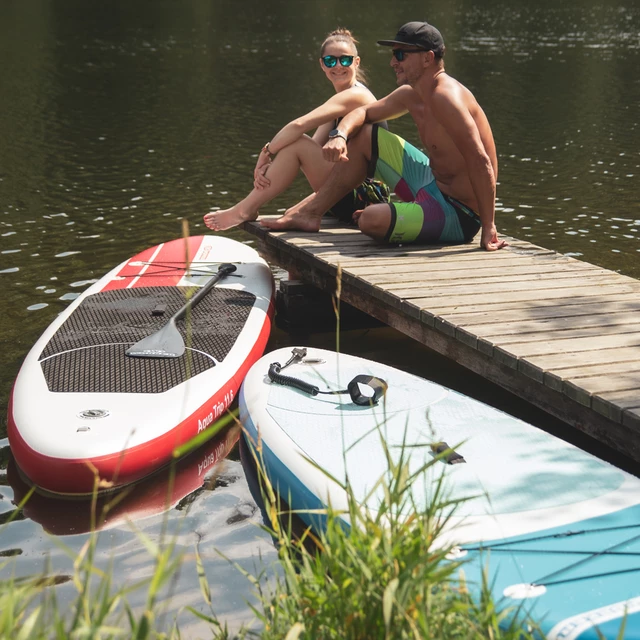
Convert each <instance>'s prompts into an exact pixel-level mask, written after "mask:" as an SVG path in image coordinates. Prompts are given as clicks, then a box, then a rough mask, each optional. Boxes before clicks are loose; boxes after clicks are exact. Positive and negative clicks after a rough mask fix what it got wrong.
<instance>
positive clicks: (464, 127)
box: [432, 93, 506, 251]
mask: <svg viewBox="0 0 640 640" xmlns="http://www.w3.org/2000/svg"><path fill="white" fill-rule="evenodd" d="M432 107H433V114H434V116H435V117H436V119H437V120H438V122H439V123H440V124H441V125H442V127H443V128H444V129H445V131H446V132H447V134H448V135H449V136H450V137H451V139H452V140H453V142H454V144H455V145H456V147H457V148H458V150H459V151H460V153H461V155H462V157H463V158H464V161H465V164H466V166H467V172H468V176H469V181H470V182H471V187H472V189H473V192H474V195H475V197H476V201H477V202H478V215H479V216H480V221H481V223H482V235H481V239H480V244H481V246H482V247H483V248H484V249H487V250H488V251H493V250H496V249H500V248H502V247H503V246H505V245H506V242H504V241H502V240H499V239H498V234H497V231H496V226H495V203H496V177H495V173H494V170H493V165H492V163H491V159H490V158H489V155H488V153H487V151H486V149H485V147H484V144H483V142H482V138H481V136H480V131H479V130H478V126H477V124H476V122H475V120H474V119H473V117H472V115H471V113H470V112H469V109H468V108H467V106H466V104H464V102H463V101H462V100H461V99H460V98H458V97H457V96H455V95H452V94H450V93H440V94H435V95H434V99H433V102H432Z"/></svg>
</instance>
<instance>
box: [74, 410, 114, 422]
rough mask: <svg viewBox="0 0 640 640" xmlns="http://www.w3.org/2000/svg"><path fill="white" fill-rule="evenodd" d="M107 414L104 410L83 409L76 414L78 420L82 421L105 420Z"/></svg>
mask: <svg viewBox="0 0 640 640" xmlns="http://www.w3.org/2000/svg"><path fill="white" fill-rule="evenodd" d="M108 415H109V412H108V411H107V410H106V409H85V410H84V411H81V412H80V413H79V414H78V418H82V419H83V420H97V419H99V418H106V417H107V416H108Z"/></svg>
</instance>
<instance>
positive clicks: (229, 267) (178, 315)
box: [169, 264, 236, 322]
mask: <svg viewBox="0 0 640 640" xmlns="http://www.w3.org/2000/svg"><path fill="white" fill-rule="evenodd" d="M235 270H236V266H235V265H233V264H221V265H220V267H219V268H218V273H216V275H215V276H213V278H211V280H209V282H207V284H205V285H204V287H202V288H201V289H200V291H198V293H196V294H195V295H194V296H193V298H191V299H189V300H187V302H186V304H184V305H183V306H182V307H181V308H180V309H178V311H176V312H175V313H174V314H173V315H172V316H171V318H169V322H176V321H177V320H180V319H182V318H183V317H184V316H185V315H186V313H187V311H188V310H189V309H192V308H193V307H195V306H196V305H197V304H198V303H199V302H200V300H202V298H204V297H205V296H206V295H207V293H209V291H211V289H212V288H213V287H214V286H215V285H216V283H217V282H219V281H220V280H221V279H222V278H224V277H225V276H228V275H229V274H230V273H233V272H234V271H235Z"/></svg>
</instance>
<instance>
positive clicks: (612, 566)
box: [240, 348, 640, 640]
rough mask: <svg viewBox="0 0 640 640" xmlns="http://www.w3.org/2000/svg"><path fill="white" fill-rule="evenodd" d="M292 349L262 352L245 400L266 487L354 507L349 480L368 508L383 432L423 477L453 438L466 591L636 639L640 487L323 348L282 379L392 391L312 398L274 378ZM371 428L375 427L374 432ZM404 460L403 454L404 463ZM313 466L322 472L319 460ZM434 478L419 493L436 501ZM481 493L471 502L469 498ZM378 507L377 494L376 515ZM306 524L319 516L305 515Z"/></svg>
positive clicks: (420, 383)
mask: <svg viewBox="0 0 640 640" xmlns="http://www.w3.org/2000/svg"><path fill="white" fill-rule="evenodd" d="M291 355H292V350H291V348H283V349H279V350H277V351H273V352H271V353H268V354H267V355H265V356H263V357H262V358H261V359H260V360H258V361H257V362H256V363H255V364H254V365H253V366H252V367H251V369H250V370H249V373H248V374H247V376H246V378H245V381H244V383H243V385H242V388H241V391H240V417H241V420H242V422H243V424H244V426H245V428H246V434H245V438H247V439H248V440H249V442H250V444H251V442H254V443H255V442H257V441H258V438H259V439H260V441H261V443H262V455H263V459H264V463H265V466H266V467H267V471H268V473H269V474H270V478H271V481H272V483H273V485H274V487H276V488H277V489H278V491H279V493H280V495H281V496H282V497H283V498H284V499H288V501H289V503H290V506H291V507H292V509H295V510H305V509H307V510H310V509H322V508H324V507H325V506H326V505H327V504H328V503H329V501H330V502H331V505H332V507H333V508H334V509H338V510H339V509H342V508H345V507H346V495H345V493H344V491H343V490H342V489H341V488H340V487H339V486H338V485H337V484H336V483H333V482H332V481H331V480H330V479H329V478H328V476H327V475H326V474H324V473H322V472H321V471H319V470H318V468H317V467H316V466H315V465H318V466H319V467H321V468H322V469H324V470H326V471H327V472H328V473H329V474H331V475H332V476H334V477H335V478H337V479H338V480H344V479H345V478H346V477H347V474H348V477H349V481H350V484H351V487H352V488H353V491H354V493H355V495H356V496H357V497H358V498H360V499H362V500H364V499H365V496H366V495H367V494H368V493H369V490H370V489H371V488H372V487H373V485H374V484H375V482H376V481H377V480H378V479H379V478H380V476H382V475H383V474H384V472H385V470H386V469H387V463H386V459H385V454H384V451H383V448H382V446H381V443H380V433H382V434H383V435H384V436H385V439H386V441H387V443H388V445H390V448H391V451H392V452H393V451H399V449H398V447H397V446H396V447H395V448H394V445H401V444H402V443H403V440H404V441H405V442H406V443H407V444H409V445H416V444H424V445H426V446H425V447H411V449H410V450H409V451H410V452H411V466H412V467H413V468H415V469H417V468H419V467H420V466H422V465H423V464H424V462H425V461H427V460H429V459H432V453H431V448H430V446H429V445H430V444H433V443H437V442H446V443H447V444H448V445H449V446H450V447H453V448H454V449H455V451H456V453H457V454H459V455H461V456H462V457H463V458H464V462H463V463H460V464H447V463H446V462H444V461H443V462H442V463H440V462H438V463H437V464H435V465H433V466H432V467H431V468H430V470H429V473H432V474H433V479H434V481H435V480H436V479H437V478H439V477H441V475H442V472H443V471H444V472H445V477H446V480H445V483H446V488H447V491H448V497H450V498H452V499H457V498H469V499H468V500H466V501H464V502H462V503H461V504H460V507H459V508H458V510H457V511H456V513H455V517H454V518H453V519H452V525H453V526H452V527H450V528H449V530H448V534H447V535H448V536H449V537H450V540H449V541H450V542H453V543H455V544H456V545H457V550H458V555H459V556H461V557H463V558H464V559H465V560H467V561H468V562H467V563H466V564H465V565H464V570H465V574H466V576H467V579H468V580H469V583H475V584H480V582H481V572H482V570H483V568H485V567H487V566H488V569H489V584H490V585H491V587H492V591H493V594H494V597H495V599H496V600H497V601H499V602H500V603H501V605H503V606H506V607H508V606H510V605H513V606H514V608H515V607H517V606H518V605H523V609H524V610H526V611H527V612H529V613H530V614H531V616H532V618H533V619H534V620H535V621H536V622H538V623H539V624H540V626H541V628H542V630H543V631H544V633H545V634H546V636H547V638H550V639H552V640H587V639H589V640H591V639H593V640H595V639H596V638H598V637H599V636H598V631H597V630H599V631H600V632H601V633H602V634H603V635H604V636H605V637H606V638H616V636H617V634H618V632H619V630H620V626H621V624H622V619H623V617H624V616H625V614H626V631H625V634H624V637H625V639H627V640H630V639H633V638H638V639H640V480H639V479H638V478H636V477H635V476H633V475H631V474H629V473H626V472H624V471H621V470H619V469H617V468H616V467H614V466H612V465H611V464H609V463H607V462H604V461H602V460H599V459H598V458H596V457H594V456H592V455H590V454H588V453H586V452H584V451H582V450H581V449H579V448H577V447H575V446H573V445H571V444H568V443H566V442H564V441H562V440H560V439H558V438H556V437H554V436H552V435H550V434H548V433H546V432H544V431H542V430H540V429H538V428H536V427H533V426H531V425H529V424H527V423H525V422H522V421H521V420H518V419H516V418H514V417H512V416H509V415H507V414H505V413H503V412H501V411H498V410H497V409H494V408H492V407H489V406H487V405H485V404H483V403H481V402H479V401H477V400H474V399H472V398H468V397H466V396H464V395H462V394H460V393H457V392H455V391H452V390H450V389H447V388H445V387H443V386H441V385H438V384H436V383H433V382H429V381H428V380H424V379H422V378H419V377H417V376H414V375H411V374H408V373H405V372H403V371H399V370H398V369H394V368H392V367H388V366H385V365H383V364H379V363H376V362H372V361H370V360H364V359H361V358H356V357H353V356H349V355H345V354H337V353H335V352H331V351H325V350H321V349H311V348H309V349H307V354H306V357H305V358H304V359H303V360H302V361H299V362H295V363H293V364H291V365H290V366H289V367H287V368H286V369H285V370H284V371H283V372H282V374H283V375H287V376H290V377H294V378H297V379H301V380H303V381H306V382H307V383H310V384H312V385H315V386H317V387H319V388H320V389H322V390H325V389H345V388H346V387H347V385H348V383H349V382H350V381H351V380H352V379H353V378H354V377H356V376H357V375H360V374H367V375H371V376H375V377H377V378H382V379H383V380H384V381H386V383H387V384H388V390H387V392H386V395H385V400H384V401H381V402H379V404H378V405H377V406H358V405H356V404H354V403H353V402H352V400H351V398H350V396H349V395H345V394H343V395H316V396H311V395H308V394H307V393H304V392H302V391H300V390H298V389H295V388H291V387H289V386H281V385H279V384H274V383H272V382H271V381H270V380H269V378H268V376H267V372H268V370H269V366H270V364H271V363H274V362H279V363H281V364H282V365H284V364H285V363H286V362H287V361H288V360H289V359H290V357H291ZM376 425H379V426H380V428H379V429H376ZM406 453H407V452H406V451H405V454H406ZM310 461H313V463H315V465H314V464H312V462H310ZM429 493H430V488H429V485H428V483H422V482H420V483H416V484H415V486H414V496H415V498H416V500H417V501H422V502H423V504H424V503H426V501H428V500H429ZM474 496H475V497H474ZM380 499H381V495H380V493H377V494H376V493H374V494H373V496H371V497H370V498H369V499H368V500H367V506H368V507H369V508H370V509H375V508H376V502H377V501H379V500H380ZM303 518H304V519H305V520H307V522H308V524H310V525H311V526H312V527H318V526H321V525H322V521H321V520H319V519H318V517H317V516H309V515H308V516H307V517H306V518H305V516H304V515H303Z"/></svg>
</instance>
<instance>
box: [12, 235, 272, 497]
mask: <svg viewBox="0 0 640 640" xmlns="http://www.w3.org/2000/svg"><path fill="white" fill-rule="evenodd" d="M223 263H231V264H233V265H234V266H235V267H236V270H235V272H233V273H230V274H228V275H226V276H224V277H222V278H220V280H219V281H218V282H217V283H216V284H215V286H214V287H213V288H212V289H211V290H210V291H209V293H208V294H207V295H206V296H205V297H204V298H203V299H202V300H201V301H200V302H198V304H197V305H195V306H194V307H193V308H192V309H191V310H190V312H189V313H188V314H187V317H186V318H185V319H184V320H178V321H177V323H176V326H177V329H178V331H179V333H180V335H181V336H182V339H183V340H184V344H185V346H186V350H185V352H184V354H183V355H181V356H180V357H177V358H157V357H148V358H147V357H130V356H128V355H127V354H126V351H127V349H128V348H130V347H131V346H132V345H133V344H135V343H138V342H139V341H140V340H142V339H143V338H145V337H147V336H149V335H155V334H156V333H157V332H158V331H160V330H161V329H162V328H163V327H165V326H166V325H167V323H168V320H169V318H170V317H171V316H172V315H173V314H174V313H175V312H176V311H178V310H179V309H180V308H181V307H183V306H184V304H185V302H186V300H187V297H186V292H187V291H189V292H192V291H193V290H194V289H193V288H194V287H203V286H204V285H206V284H207V282H209V281H210V280H211V278H212V277H214V276H216V274H218V268H219V267H220V265H221V264H223ZM273 310H274V282H273V276H272V274H271V271H270V269H269V267H268V265H267V263H266V262H265V261H264V260H263V259H262V258H260V256H259V255H258V253H257V252H256V251H255V250H254V249H252V248H251V247H249V246H247V245H245V244H242V243H240V242H237V241H235V240H231V239H229V238H224V237H221V236H194V237H190V238H186V239H179V240H173V241H171V242H167V243H164V244H160V245H158V246H156V247H151V248H150V249H147V250H146V251H143V252H142V253H140V254H138V255H136V256H134V257H133V258H131V259H130V260H127V261H126V262H124V263H122V264H121V265H120V266H118V267H116V268H115V269H114V270H113V271H111V272H109V273H108V274H107V275H105V276H104V277H103V278H102V279H100V280H99V281H98V282H96V283H95V284H94V285H92V286H91V287H90V288H89V289H87V290H86V291H85V292H84V293H83V294H82V295H81V296H80V297H79V298H77V299H76V300H75V301H74V302H73V303H72V304H71V305H70V306H69V307H68V308H67V309H66V310H65V311H64V312H63V313H61V314H60V316H58V318H56V320H55V321H54V322H53V323H52V324H51V325H50V326H49V327H48V328H47V330H46V331H45V332H44V333H43V335H42V336H41V337H40V339H39V340H38V342H36V344H35V345H34V346H33V348H32V349H31V351H30V352H29V353H28V354H27V357H26V359H25V361H24V363H23V365H22V368H21V369H20V372H19V373H18V377H17V379H16V382H15V384H14V387H13V391H12V394H11V398H10V401H9V416H8V435H9V444H10V446H11V451H12V453H13V456H14V458H15V460H16V462H17V464H18V466H19V467H20V469H21V470H22V472H23V473H24V474H25V475H26V476H27V477H28V478H29V480H30V481H31V482H33V484H35V485H36V486H37V487H39V488H40V489H44V490H45V491H49V492H52V493H60V494H86V493H91V492H93V491H94V487H95V484H96V477H99V479H100V480H103V481H105V482H103V483H101V486H102V487H119V486H123V485H126V484H130V483H131V482H135V481H136V480H139V479H140V478H142V477H144V476H147V475H149V474H150V473H152V472H154V471H155V470H157V469H159V468H160V467H162V466H164V465H166V464H167V463H168V462H169V461H170V460H171V456H172V452H173V450H174V449H175V448H176V447H177V446H179V445H181V444H183V443H185V442H187V441H189V440H190V439H191V438H193V437H194V436H195V435H197V434H198V433H199V432H201V431H203V430H204V429H206V428H207V427H208V426H209V425H211V424H212V423H213V422H215V421H216V420H217V419H218V418H220V417H221V416H222V415H223V414H224V412H225V411H226V409H227V407H228V406H229V405H230V404H231V402H232V401H233V400H234V398H235V396H236V394H237V391H238V388H239V386H240V384H241V383H242V380H243V379H244V376H245V375H246V372H247V371H248V369H249V367H250V366H251V365H252V364H253V363H254V362H255V361H256V360H257V359H258V358H260V356H261V355H262V353H263V351H264V349H265V346H266V344H267V340H268V338H269V333H270V330H271V322H272V319H273Z"/></svg>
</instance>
